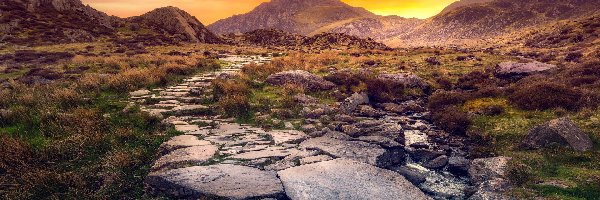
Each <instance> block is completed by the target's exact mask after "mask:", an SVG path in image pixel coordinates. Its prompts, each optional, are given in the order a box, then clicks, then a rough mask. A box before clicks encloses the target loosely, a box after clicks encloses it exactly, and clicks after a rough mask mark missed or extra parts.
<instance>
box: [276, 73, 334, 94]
mask: <svg viewBox="0 0 600 200" xmlns="http://www.w3.org/2000/svg"><path fill="white" fill-rule="evenodd" d="M266 83H268V84H271V85H275V86H282V85H285V84H294V85H298V86H301V87H303V88H304V89H306V90H309V91H321V90H330V89H332V88H333V87H335V84H333V83H332V82H329V81H326V80H325V79H323V78H321V77H320V76H317V75H314V74H311V73H310V72H307V71H302V70H294V71H285V72H279V73H276V74H272V75H270V76H269V77H268V78H267V80H266Z"/></svg>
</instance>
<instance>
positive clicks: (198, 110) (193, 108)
mask: <svg viewBox="0 0 600 200" xmlns="http://www.w3.org/2000/svg"><path fill="white" fill-rule="evenodd" d="M209 111H210V108H209V107H207V106H204V105H183V106H177V107H175V108H173V109H171V111H170V112H171V113H173V114H174V115H177V116H182V115H194V114H202V113H206V112H209Z"/></svg>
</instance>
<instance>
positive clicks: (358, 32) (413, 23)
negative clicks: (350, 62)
mask: <svg viewBox="0 0 600 200" xmlns="http://www.w3.org/2000/svg"><path fill="white" fill-rule="evenodd" d="M421 23H423V20H421V19H417V18H403V17H399V16H376V17H368V18H360V19H356V20H352V21H350V22H347V23H343V24H335V25H334V26H329V27H328V28H329V29H325V28H322V29H321V32H334V33H343V34H346V35H353V36H357V37H361V38H372V39H375V40H378V41H380V40H385V39H387V38H393V37H396V36H399V35H403V34H407V33H410V32H411V31H413V30H414V29H415V28H416V27H418V26H419V25H420V24H421Z"/></svg>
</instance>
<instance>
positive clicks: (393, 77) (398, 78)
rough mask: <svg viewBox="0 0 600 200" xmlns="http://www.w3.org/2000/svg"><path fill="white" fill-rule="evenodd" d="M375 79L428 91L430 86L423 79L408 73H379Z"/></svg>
mask: <svg viewBox="0 0 600 200" xmlns="http://www.w3.org/2000/svg"><path fill="white" fill-rule="evenodd" d="M377 79H379V80H381V81H383V82H392V83H396V84H399V85H402V86H404V88H414V89H420V90H422V91H423V92H426V93H427V92H429V90H430V89H431V86H430V85H429V83H427V81H425V79H423V78H421V77H419V76H417V75H414V74H409V73H399V74H380V75H378V76H377Z"/></svg>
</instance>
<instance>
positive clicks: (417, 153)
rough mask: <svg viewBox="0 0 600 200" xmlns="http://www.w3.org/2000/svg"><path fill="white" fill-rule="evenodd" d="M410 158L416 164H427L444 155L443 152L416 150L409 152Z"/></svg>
mask: <svg viewBox="0 0 600 200" xmlns="http://www.w3.org/2000/svg"><path fill="white" fill-rule="evenodd" d="M409 153H410V156H411V158H412V159H413V160H416V161H418V162H427V161H430V160H433V159H435V158H437V157H439V156H442V155H445V154H446V153H445V152H440V151H435V150H429V149H417V150H414V151H409Z"/></svg>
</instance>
